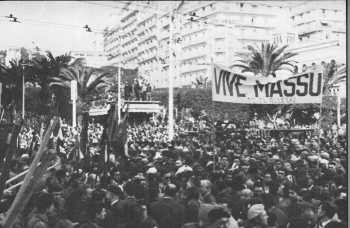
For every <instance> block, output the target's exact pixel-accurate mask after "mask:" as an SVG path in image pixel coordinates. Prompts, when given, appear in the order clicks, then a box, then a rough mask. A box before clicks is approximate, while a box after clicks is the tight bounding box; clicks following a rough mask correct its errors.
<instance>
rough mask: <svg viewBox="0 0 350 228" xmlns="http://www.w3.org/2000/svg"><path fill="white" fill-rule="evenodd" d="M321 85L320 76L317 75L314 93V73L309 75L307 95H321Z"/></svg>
mask: <svg viewBox="0 0 350 228" xmlns="http://www.w3.org/2000/svg"><path fill="white" fill-rule="evenodd" d="M321 83H322V74H321V73H319V74H318V75H317V91H316V92H314V91H313V89H314V73H311V74H310V90H309V94H310V95H311V96H316V97H317V96H319V95H320V94H321V89H322V88H321V86H322V85H321Z"/></svg>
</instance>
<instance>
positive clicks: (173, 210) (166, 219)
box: [150, 183, 185, 228]
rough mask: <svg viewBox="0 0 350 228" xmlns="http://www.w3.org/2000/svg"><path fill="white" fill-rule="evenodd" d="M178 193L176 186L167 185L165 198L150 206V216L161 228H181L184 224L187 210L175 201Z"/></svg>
mask: <svg viewBox="0 0 350 228" xmlns="http://www.w3.org/2000/svg"><path fill="white" fill-rule="evenodd" d="M176 192H177V188H176V185H174V184H172V183H169V184H167V186H166V187H165V190H164V197H162V198H160V199H159V200H157V201H156V202H154V203H152V204H151V206H150V216H151V217H152V218H153V219H155V220H156V222H157V224H158V227H159V228H180V227H181V226H182V225H183V223H184V210H185V209H184V206H183V205H181V204H180V203H178V202H176V200H175V199H174V198H175V196H176Z"/></svg>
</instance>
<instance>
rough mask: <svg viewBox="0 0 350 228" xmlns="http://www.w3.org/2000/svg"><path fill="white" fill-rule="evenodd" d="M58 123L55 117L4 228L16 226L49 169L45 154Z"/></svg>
mask: <svg viewBox="0 0 350 228" xmlns="http://www.w3.org/2000/svg"><path fill="white" fill-rule="evenodd" d="M57 123H58V118H57V117H54V119H53V120H51V123H50V126H49V128H48V129H47V131H46V133H45V136H44V139H43V140H42V143H41V144H40V148H39V151H38V152H37V153H36V155H35V157H34V160H33V161H32V164H31V165H30V167H29V170H28V173H27V175H26V176H25V178H24V181H23V184H22V186H21V188H20V190H19V192H18V193H17V195H16V198H15V200H14V201H13V203H12V205H11V207H10V209H9V210H8V213H7V216H6V218H5V221H4V226H3V228H11V227H12V226H13V225H14V223H15V219H16V218H17V216H18V215H19V214H20V213H21V212H22V210H23V209H24V207H25V206H26V204H27V202H28V201H29V199H30V197H31V195H32V193H33V189H34V188H35V187H36V186H35V185H36V184H37V183H38V180H39V179H40V177H41V176H42V174H43V170H44V171H45V170H46V168H47V167H48V165H49V164H48V163H49V162H48V156H44V155H45V153H46V155H47V151H48V150H47V144H48V142H49V139H50V136H51V134H52V132H53V130H54V128H55V127H56V125H57ZM43 156H44V158H45V159H44V161H43V162H42V163H41V164H42V165H41V166H39V167H38V164H39V162H40V160H41V158H42V157H43Z"/></svg>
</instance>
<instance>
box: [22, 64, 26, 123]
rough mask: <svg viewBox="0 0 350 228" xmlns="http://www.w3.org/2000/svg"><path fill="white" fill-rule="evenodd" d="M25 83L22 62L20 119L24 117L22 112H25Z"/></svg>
mask: <svg viewBox="0 0 350 228" xmlns="http://www.w3.org/2000/svg"><path fill="white" fill-rule="evenodd" d="M25 91H26V88H25V83H24V64H22V119H24V116H25V114H24V112H25V97H26V95H25Z"/></svg>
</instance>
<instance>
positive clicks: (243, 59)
mask: <svg viewBox="0 0 350 228" xmlns="http://www.w3.org/2000/svg"><path fill="white" fill-rule="evenodd" d="M287 47H288V46H287V45H285V46H282V47H280V48H279V47H277V46H276V45H273V44H264V43H262V44H261V47H260V48H258V47H253V46H251V45H248V47H247V48H248V51H249V53H248V54H240V55H239V57H240V60H238V62H239V64H234V65H232V67H239V68H241V69H242V72H252V73H254V74H255V75H262V76H265V77H267V76H269V75H272V76H273V77H276V74H275V72H276V71H278V70H288V71H291V72H293V67H294V65H293V61H291V58H292V57H294V56H295V55H297V54H296V53H291V52H286V48H287Z"/></svg>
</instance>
